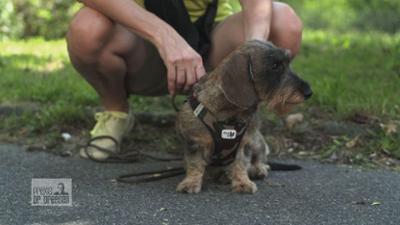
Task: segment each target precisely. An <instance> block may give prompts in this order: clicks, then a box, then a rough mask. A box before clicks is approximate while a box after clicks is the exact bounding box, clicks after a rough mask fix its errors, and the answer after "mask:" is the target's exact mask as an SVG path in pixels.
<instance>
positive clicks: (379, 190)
mask: <svg viewBox="0 0 400 225" xmlns="http://www.w3.org/2000/svg"><path fill="white" fill-rule="evenodd" d="M290 162H293V161H290ZM296 163H298V164H300V165H302V166H303V167H304V169H303V170H301V171H296V172H271V173H270V176H269V177H268V178H267V179H266V180H264V181H258V182H257V185H258V189H259V190H258V192H257V193H256V194H254V195H248V194H247V195H241V194H235V193H231V192H230V191H229V187H228V186H222V185H216V184H206V185H205V187H204V189H203V191H202V192H201V193H200V194H197V195H188V194H179V193H176V192H175V186H176V184H177V183H178V181H179V180H180V179H181V177H174V178H170V179H167V180H163V181H158V182H153V183H147V184H140V185H126V184H116V183H113V182H111V179H112V178H113V177H115V176H116V175H120V174H123V173H126V172H132V171H143V170H146V169H155V168H164V167H165V166H166V165H167V164H168V163H167V164H165V163H159V162H146V163H136V164H130V165H121V164H114V165H113V164H99V163H94V162H90V161H85V160H82V159H79V158H74V157H69V158H62V157H57V156H53V155H49V154H46V153H38V152H34V153H31V152H26V151H24V150H23V149H21V148H20V147H18V146H13V145H0V193H1V197H0V224H1V225H14V224H63V225H69V224H107V225H109V224H118V225H119V224H149V225H150V224H151V225H152V224H206V225H212V224H246V225H247V224H272V225H279V224H284V225H289V224H294V225H303V224H304V225H306V224H307V225H308V224H309V225H316V224H318V225H323V224H335V225H336V224H340V225H345V224H351V225H355V224H360V225H361V224H362V225H367V224H385V225H390V224H393V225H398V224H400V174H399V173H395V172H390V171H383V170H374V171H371V170H364V171H363V170H360V169H355V168H351V167H344V166H334V165H324V164H319V163H316V162H311V161H296ZM31 178H72V184H73V190H72V192H73V193H72V195H73V200H72V201H73V206H72V207H48V206H47V207H40V206H31V205H30V200H31ZM373 203H375V204H373Z"/></svg>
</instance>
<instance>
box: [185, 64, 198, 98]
mask: <svg viewBox="0 0 400 225" xmlns="http://www.w3.org/2000/svg"><path fill="white" fill-rule="evenodd" d="M186 66H187V67H186V83H185V87H184V89H183V91H184V92H187V91H189V90H190V89H191V88H192V86H193V84H194V83H196V69H195V66H196V65H195V64H194V63H192V62H188V63H187V64H186Z"/></svg>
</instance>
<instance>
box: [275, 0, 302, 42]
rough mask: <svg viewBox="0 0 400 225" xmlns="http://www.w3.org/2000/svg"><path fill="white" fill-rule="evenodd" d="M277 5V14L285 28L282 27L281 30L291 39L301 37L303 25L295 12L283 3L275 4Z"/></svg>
mask: <svg viewBox="0 0 400 225" xmlns="http://www.w3.org/2000/svg"><path fill="white" fill-rule="evenodd" d="M275 4H277V8H278V12H277V13H279V14H280V15H279V17H282V21H284V23H285V26H282V29H283V28H284V29H285V31H284V32H285V33H286V34H287V35H289V36H292V37H297V38H298V37H301V35H302V33H303V23H302V21H301V19H300V18H299V16H298V15H297V14H296V12H295V11H294V10H293V8H292V7H290V6H289V5H288V4H285V3H275Z"/></svg>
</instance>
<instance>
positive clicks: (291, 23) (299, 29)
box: [270, 2, 303, 56]
mask: <svg viewBox="0 0 400 225" xmlns="http://www.w3.org/2000/svg"><path fill="white" fill-rule="evenodd" d="M302 33H303V23H302V21H301V19H300V18H299V16H298V15H297V14H296V12H295V11H294V10H293V9H292V8H291V7H290V6H289V5H287V4H285V3H281V2H274V4H273V22H272V26H271V35H270V39H271V40H272V41H273V42H276V43H277V44H278V45H280V46H281V47H284V48H287V49H290V50H291V51H292V54H293V56H295V55H296V54H297V53H298V51H299V48H300V45H301V39H302Z"/></svg>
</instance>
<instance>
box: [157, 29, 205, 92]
mask: <svg viewBox="0 0 400 225" xmlns="http://www.w3.org/2000/svg"><path fill="white" fill-rule="evenodd" d="M159 38H160V39H159V43H158V44H156V46H157V48H158V51H159V53H160V55H161V58H162V59H163V61H164V64H165V66H166V67H167V76H168V90H169V93H170V94H171V95H175V94H176V93H179V92H180V93H185V92H187V91H189V90H190V89H191V87H192V86H193V85H194V84H195V83H196V82H197V81H198V80H199V79H200V77H202V76H203V75H205V73H206V72H205V69H204V65H203V60H202V58H201V56H200V55H199V54H198V53H197V52H196V51H195V50H193V48H192V47H190V46H189V44H188V43H187V42H186V41H185V40H184V39H183V38H182V37H181V36H180V35H179V34H178V33H177V32H176V31H175V30H172V31H171V30H170V31H169V32H167V33H166V34H165V35H160V37H159Z"/></svg>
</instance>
